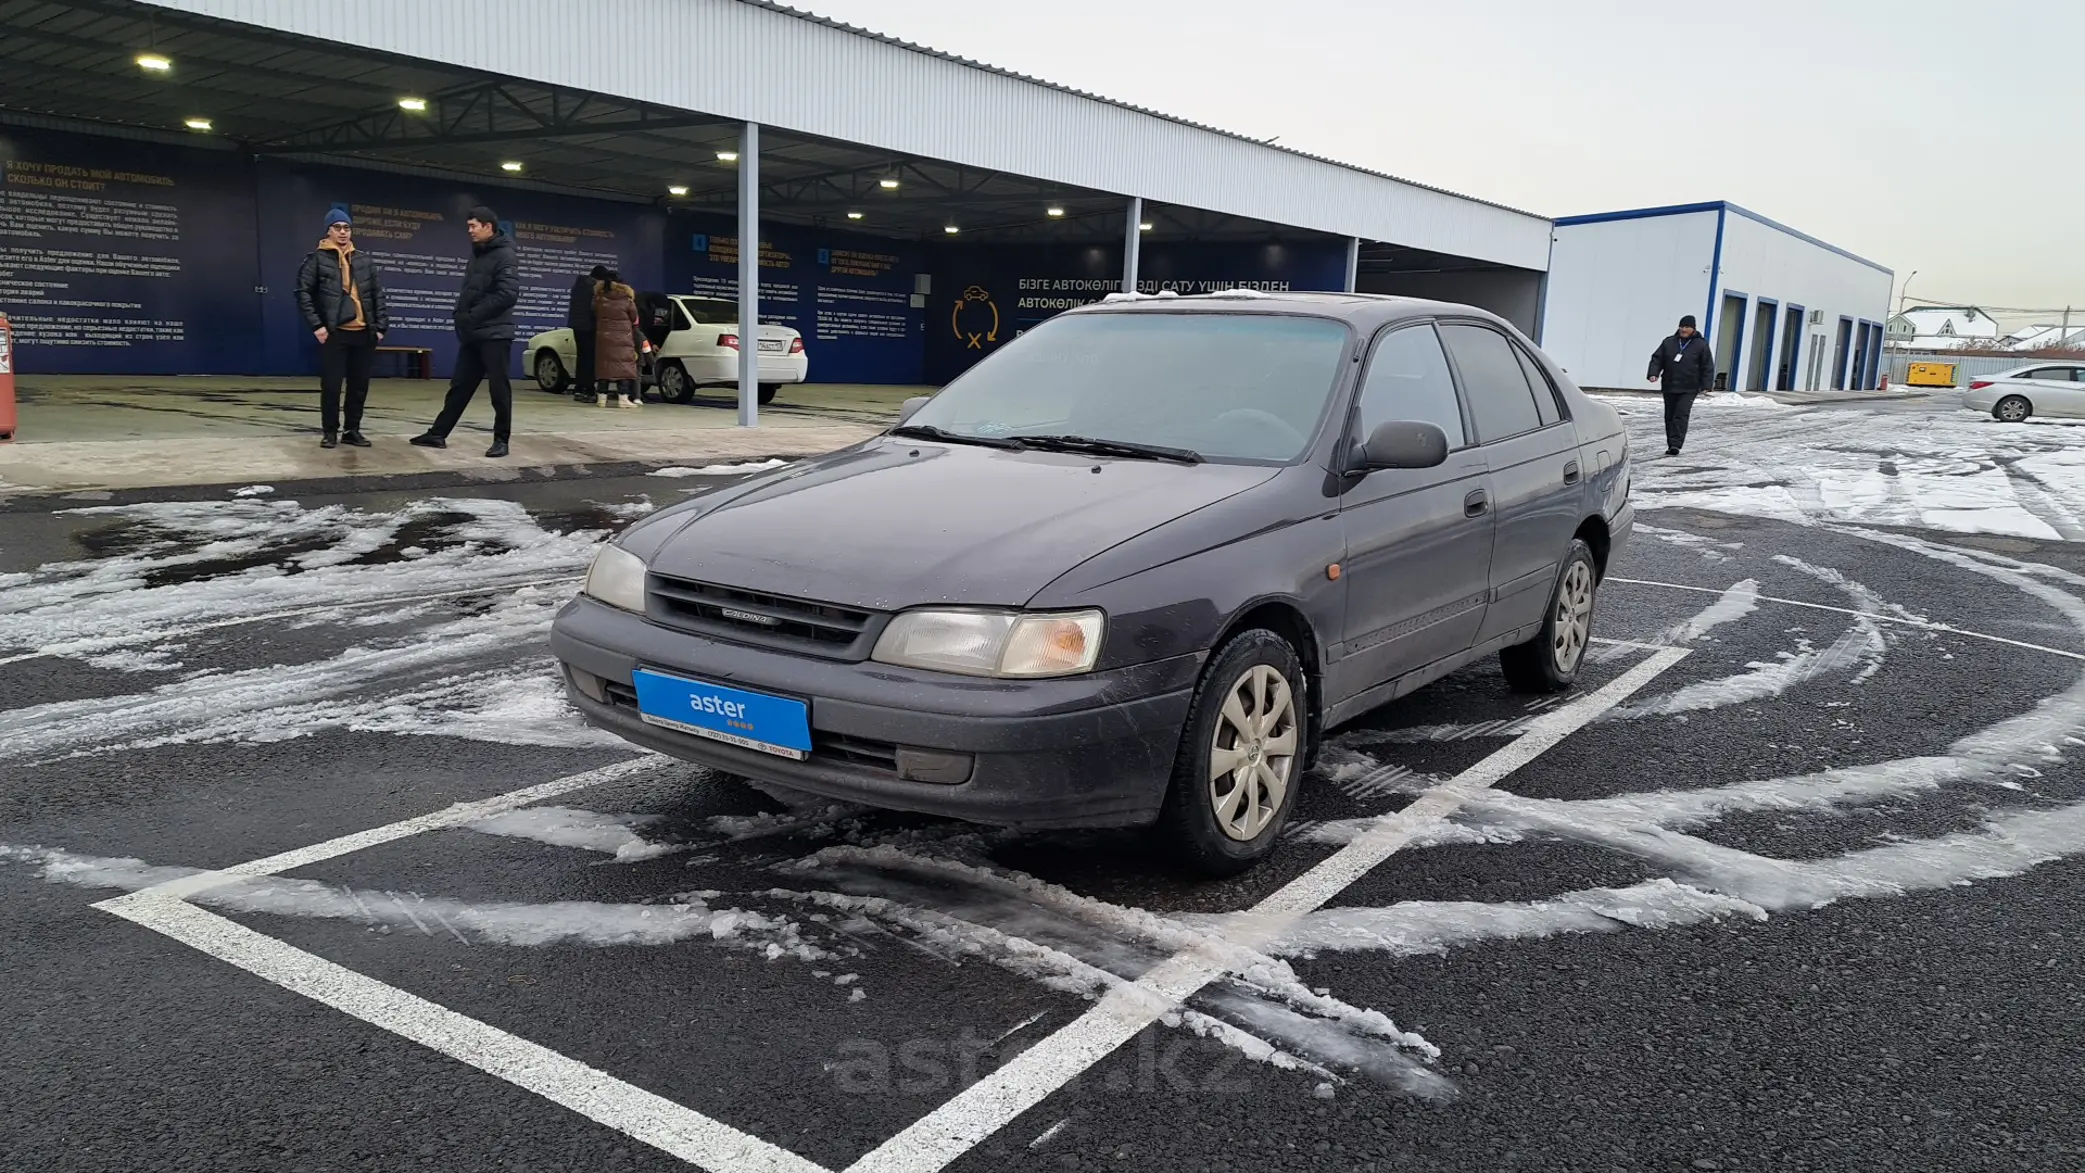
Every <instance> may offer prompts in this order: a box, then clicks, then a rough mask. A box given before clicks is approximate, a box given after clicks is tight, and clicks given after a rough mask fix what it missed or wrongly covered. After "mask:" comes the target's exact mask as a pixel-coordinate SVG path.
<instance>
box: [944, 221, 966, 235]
mask: <svg viewBox="0 0 2085 1173" xmlns="http://www.w3.org/2000/svg"><path fill="white" fill-rule="evenodd" d="M941 230H942V231H943V232H946V233H948V234H949V235H950V236H954V235H955V234H956V233H958V232H961V231H962V229H960V228H958V227H956V226H955V225H953V224H949V225H946V226H944V227H943V228H942V229H941Z"/></svg>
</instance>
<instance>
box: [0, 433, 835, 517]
mask: <svg viewBox="0 0 2085 1173" xmlns="http://www.w3.org/2000/svg"><path fill="white" fill-rule="evenodd" d="M827 451H831V449H820V450H818V451H815V452H774V453H770V454H768V455H764V456H752V455H749V456H733V457H730V458H728V459H724V460H719V461H717V462H716V463H718V464H719V465H724V464H760V463H765V462H767V461H774V460H782V461H793V460H804V459H807V458H809V457H813V456H823V455H824V454H825V453H826V452H827ZM687 463H688V462H687V461H685V460H680V461H675V460H626V461H610V462H601V463H594V464H549V465H542V464H535V465H503V466H495V468H494V469H493V470H492V471H496V472H498V473H499V474H501V475H497V476H487V475H485V474H486V471H487V470H481V469H454V470H450V469H443V470H439V471H433V472H399V473H362V474H359V475H354V476H329V477H304V478H295V479H276V480H270V481H266V482H265V483H266V484H268V485H269V486H270V487H272V488H273V489H274V490H275V491H274V492H272V493H270V494H268V495H267V496H266V497H264V498H262V499H263V500H281V499H283V498H286V497H297V496H307V497H328V496H345V495H348V494H351V493H388V492H399V491H407V492H410V491H413V490H419V489H429V490H441V489H462V488H484V487H487V486H494V485H524V484H547V483H551V482H556V481H578V480H613V479H616V478H619V477H640V476H646V475H648V474H650V473H652V472H653V471H655V470H657V469H662V468H674V467H686V466H687ZM720 475H722V474H720ZM254 483H256V482H255V481H254V480H253V479H252V478H250V477H248V478H242V479H239V480H229V481H218V482H213V483H210V484H191V485H138V486H129V487H124V488H109V489H75V488H59V489H19V490H16V489H13V488H11V487H7V486H0V516H4V515H7V514H18V513H51V512H56V511H58V510H60V509H69V508H74V507H77V506H85V505H135V504H141V503H145V502H157V501H211V500H218V499H222V498H225V497H228V496H230V494H231V493H232V492H233V491H234V490H236V489H241V488H244V487H246V486H247V485H251V484H254ZM663 483H666V484H673V483H676V482H674V481H666V482H663Z"/></svg>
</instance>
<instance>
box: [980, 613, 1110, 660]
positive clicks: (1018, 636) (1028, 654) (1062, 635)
mask: <svg viewBox="0 0 2085 1173" xmlns="http://www.w3.org/2000/svg"><path fill="white" fill-rule="evenodd" d="M1099 651H1100V616H1098V615H1095V614H1091V613H1088V614H1085V615H1041V616H1034V617H1031V618H1027V619H1021V620H1018V621H1016V622H1015V623H1014V629H1013V632H1012V634H1011V635H1009V636H1008V638H1007V641H1006V651H1005V652H1004V653H1002V654H1001V655H1000V657H999V671H1000V674H1001V675H1004V676H1068V675H1070V674H1072V673H1075V672H1084V671H1086V670H1087V669H1089V668H1091V667H1093V661H1094V658H1095V655H1096V653H1098V652H1099Z"/></svg>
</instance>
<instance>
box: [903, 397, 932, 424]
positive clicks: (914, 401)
mask: <svg viewBox="0 0 2085 1173" xmlns="http://www.w3.org/2000/svg"><path fill="white" fill-rule="evenodd" d="M932 398H933V396H931V395H915V396H913V397H912V398H910V399H907V400H906V401H905V402H903V403H900V404H899V405H898V423H900V424H902V423H904V422H905V421H906V420H909V419H911V418H912V417H913V416H914V415H917V414H918V413H919V409H920V408H922V407H925V406H926V405H927V401H928V400H930V399H932Z"/></svg>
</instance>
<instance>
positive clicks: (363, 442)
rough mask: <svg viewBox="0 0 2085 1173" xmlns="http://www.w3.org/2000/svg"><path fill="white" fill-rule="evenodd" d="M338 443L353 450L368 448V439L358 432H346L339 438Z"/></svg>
mask: <svg viewBox="0 0 2085 1173" xmlns="http://www.w3.org/2000/svg"><path fill="white" fill-rule="evenodd" d="M340 442H341V443H343V444H346V445H348V446H350V447H353V448H367V447H369V438H368V437H366V436H364V435H363V434H362V433H360V432H347V433H345V434H343V435H342V436H341V437H340Z"/></svg>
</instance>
